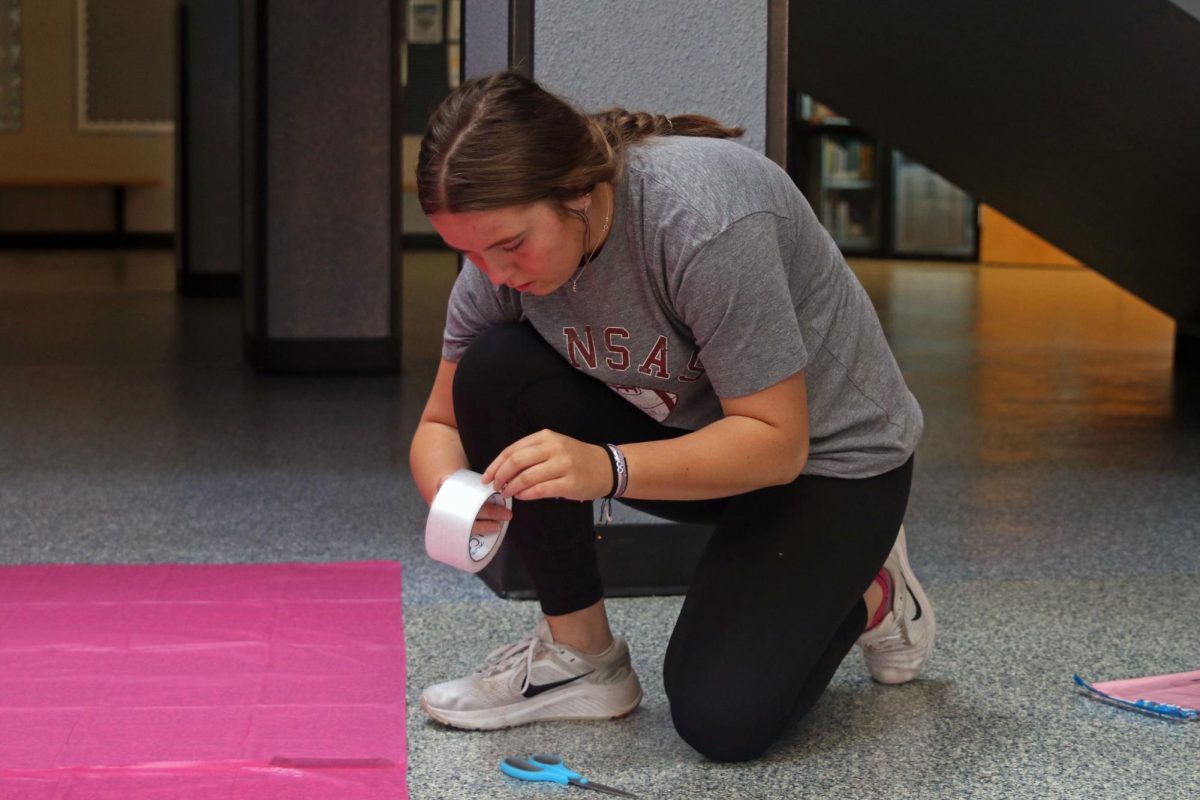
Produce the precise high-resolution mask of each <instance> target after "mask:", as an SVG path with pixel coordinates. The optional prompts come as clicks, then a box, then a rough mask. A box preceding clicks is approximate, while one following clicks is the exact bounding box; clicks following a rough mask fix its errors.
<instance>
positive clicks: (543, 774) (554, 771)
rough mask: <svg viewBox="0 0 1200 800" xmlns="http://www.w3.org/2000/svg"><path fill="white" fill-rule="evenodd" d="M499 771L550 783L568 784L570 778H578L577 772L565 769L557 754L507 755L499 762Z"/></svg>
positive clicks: (516, 776)
mask: <svg viewBox="0 0 1200 800" xmlns="http://www.w3.org/2000/svg"><path fill="white" fill-rule="evenodd" d="M500 771H501V772H503V773H504V774H505V775H508V776H510V777H513V778H518V779H520V780H523V781H550V782H551V783H561V784H564V785H565V784H569V783H570V782H571V779H572V778H574V779H576V780H579V779H580V778H581V777H582V776H581V775H580V774H579V773H578V772H573V771H572V770H570V769H567V765H566V764H564V763H563V760H562V759H561V758H559V757H558V756H545V755H533V756H530V757H529V758H517V757H516V756H509V757H507V758H505V759H503V760H501V762H500Z"/></svg>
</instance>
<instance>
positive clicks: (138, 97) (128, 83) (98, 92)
mask: <svg viewBox="0 0 1200 800" xmlns="http://www.w3.org/2000/svg"><path fill="white" fill-rule="evenodd" d="M175 5H176V4H175V1H174V0H76V32H77V36H76V40H77V54H76V56H77V59H76V60H77V68H78V80H77V100H76V103H77V108H78V122H79V129H80V130H83V131H108V132H116V133H171V132H173V131H174V129H175V125H174V112H175V40H176V35H175Z"/></svg>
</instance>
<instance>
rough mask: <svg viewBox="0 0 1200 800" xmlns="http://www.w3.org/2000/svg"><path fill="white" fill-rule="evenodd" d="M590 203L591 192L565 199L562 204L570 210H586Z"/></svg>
mask: <svg viewBox="0 0 1200 800" xmlns="http://www.w3.org/2000/svg"><path fill="white" fill-rule="evenodd" d="M591 204H592V193H591V192H588V193H587V194H581V195H579V196H578V197H575V198H572V199H570V200H567V201H566V202H564V203H563V205H564V206H565V207H567V208H569V209H570V210H572V211H587V210H588V206H590V205H591Z"/></svg>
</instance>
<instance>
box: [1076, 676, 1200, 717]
mask: <svg viewBox="0 0 1200 800" xmlns="http://www.w3.org/2000/svg"><path fill="white" fill-rule="evenodd" d="M1093 685H1094V686H1095V687H1096V688H1097V689H1099V690H1100V691H1102V692H1104V693H1105V694H1107V695H1111V696H1112V697H1116V698H1117V699H1119V700H1127V701H1129V702H1131V703H1136V702H1137V701H1138V700H1148V701H1150V702H1152V703H1160V704H1163V705H1171V706H1179V707H1180V708H1184V709H1192V710H1200V670H1196V671H1195V672H1176V673H1173V674H1171V675H1152V676H1150V677H1148V678H1127V679H1125V680H1119V681H1103V682H1102V683H1096V684H1093Z"/></svg>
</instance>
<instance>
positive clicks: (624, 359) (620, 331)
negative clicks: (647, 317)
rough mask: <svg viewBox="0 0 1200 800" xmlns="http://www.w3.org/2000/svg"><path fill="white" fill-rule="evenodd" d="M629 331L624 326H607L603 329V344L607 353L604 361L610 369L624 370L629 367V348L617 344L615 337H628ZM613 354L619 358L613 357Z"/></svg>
mask: <svg viewBox="0 0 1200 800" xmlns="http://www.w3.org/2000/svg"><path fill="white" fill-rule="evenodd" d="M628 338H629V331H627V330H625V329H624V328H617V327H609V328H605V329H604V346H605V348H607V349H608V352H609V353H610V354H612V355H609V356H608V358H606V359H605V361H606V362H607V363H608V366H609V367H610V368H611V369H615V370H620V371H621V372H624V371H625V370H627V369H629V348H628V347H623V346H621V345H619V344H617V341H616V340H617V339H628ZM613 355H617V356H619V358H615V359H614V358H613V357H612V356H613Z"/></svg>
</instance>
